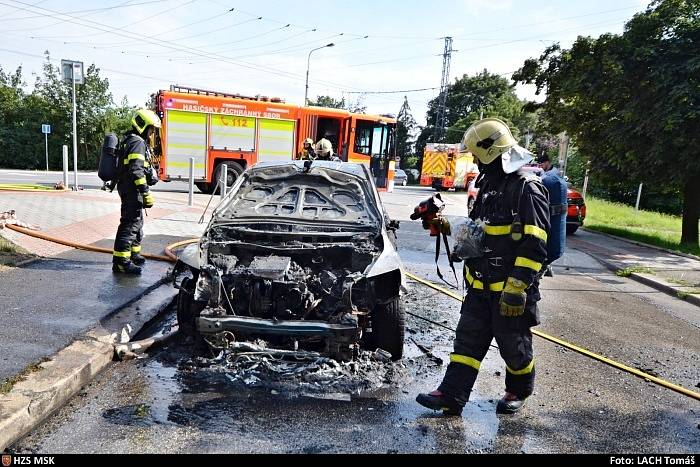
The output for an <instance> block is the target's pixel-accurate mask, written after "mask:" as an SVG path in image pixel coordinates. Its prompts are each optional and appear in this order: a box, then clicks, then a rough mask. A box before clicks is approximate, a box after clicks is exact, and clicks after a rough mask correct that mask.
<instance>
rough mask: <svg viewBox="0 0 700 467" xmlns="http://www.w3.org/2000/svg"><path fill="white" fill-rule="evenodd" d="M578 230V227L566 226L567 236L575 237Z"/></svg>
mask: <svg viewBox="0 0 700 467" xmlns="http://www.w3.org/2000/svg"><path fill="white" fill-rule="evenodd" d="M577 230H578V225H575V224H574V225H570V224H566V235H573V234H574V233H576V231H577Z"/></svg>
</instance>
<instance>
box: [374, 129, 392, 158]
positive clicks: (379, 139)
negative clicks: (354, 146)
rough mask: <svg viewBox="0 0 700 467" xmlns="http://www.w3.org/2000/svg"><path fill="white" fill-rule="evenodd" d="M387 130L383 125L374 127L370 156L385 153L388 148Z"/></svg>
mask: <svg viewBox="0 0 700 467" xmlns="http://www.w3.org/2000/svg"><path fill="white" fill-rule="evenodd" d="M388 143H389V132H388V131H387V129H386V126H385V125H382V126H376V127H374V131H373V135H372V156H375V157H379V156H384V155H386V153H387V151H388V150H389V144H388Z"/></svg>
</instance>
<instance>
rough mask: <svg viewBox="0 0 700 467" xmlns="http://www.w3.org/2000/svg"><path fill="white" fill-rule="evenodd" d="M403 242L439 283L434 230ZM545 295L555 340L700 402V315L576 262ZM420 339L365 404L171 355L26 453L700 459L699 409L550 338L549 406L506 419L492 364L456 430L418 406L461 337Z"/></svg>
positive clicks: (73, 406) (71, 415) (542, 384)
mask: <svg viewBox="0 0 700 467" xmlns="http://www.w3.org/2000/svg"><path fill="white" fill-rule="evenodd" d="M423 194H425V193H424V192H423V191H421V190H418V191H417V192H416V193H414V194H413V195H414V196H415V197H416V198H418V197H419V196H422V195H423ZM397 202H398V201H397ZM410 202H411V200H409V201H407V202H406V203H404V204H406V205H408V204H410ZM404 207H405V208H406V209H409V207H408V206H402V207H401V208H402V209H404ZM399 240H400V241H399V243H400V248H401V255H402V257H403V258H404V261H405V265H406V268H407V270H409V271H412V272H414V273H416V274H418V275H421V276H425V277H428V278H430V279H433V280H434V279H435V272H434V264H432V247H433V242H432V240H431V239H429V238H428V237H427V235H426V234H425V232H423V231H422V230H421V229H420V227H419V225H418V224H417V223H410V222H406V223H403V224H402V228H401V230H400V231H399ZM441 269H442V270H443V271H446V270H447V266H446V265H443V266H442V268H441ZM542 289H543V291H542V295H543V300H542V302H540V305H541V312H542V321H543V324H542V325H541V326H540V327H539V328H540V330H542V331H543V332H546V333H548V334H551V335H554V336H557V337H560V338H562V339H565V340H569V341H571V342H573V343H575V344H578V345H580V346H583V347H586V348H588V349H590V350H592V351H595V352H598V353H601V354H603V355H606V356H608V357H610V358H613V359H616V360H619V361H621V362H623V363H625V364H627V365H629V366H633V367H637V368H640V369H643V370H644V371H647V372H649V373H653V374H656V375H658V376H660V377H662V378H665V379H668V380H669V381H672V382H674V383H676V384H680V385H682V386H684V387H686V388H690V389H694V390H696V391H697V390H698V389H697V386H698V385H700V322H699V321H700V319H697V318H694V316H695V317H697V316H698V314H697V308H694V311H695V313H692V311H693V310H692V309H691V308H692V305H688V304H687V303H685V302H683V301H681V300H677V299H674V298H672V297H669V296H667V295H664V294H661V293H659V292H657V291H655V290H653V289H650V288H648V287H645V286H643V285H640V284H638V283H636V282H633V281H631V280H629V279H626V278H621V277H617V276H615V275H612V274H610V273H609V272H608V271H607V270H606V269H604V268H603V267H602V266H601V265H600V264H599V263H598V262H596V261H595V260H593V259H592V258H591V257H589V256H587V255H585V254H583V253H581V252H577V251H572V250H568V251H567V253H566V255H565V256H564V257H563V258H562V259H561V260H560V261H559V262H558V263H557V266H556V267H555V277H553V278H546V279H545V280H544V282H543V284H542ZM404 304H405V306H406V309H407V310H408V311H410V312H411V313H415V314H418V315H421V316H424V317H428V318H430V319H432V320H433V321H436V322H438V323H443V324H444V325H446V326H452V327H454V325H455V324H456V322H457V319H458V313H459V303H458V302H456V301H455V300H453V299H451V298H449V297H446V296H445V295H441V294H439V293H437V292H435V291H432V290H430V289H427V288H425V287H424V286H421V285H419V284H412V285H411V287H410V291H409V293H408V294H407V295H406V296H405V297H404ZM689 307H690V308H689ZM407 325H408V332H407V340H406V347H405V349H406V350H405V357H404V359H403V361H402V362H400V363H399V364H383V365H379V366H376V365H375V366H374V367H373V368H372V369H370V371H368V372H365V373H363V374H362V376H363V377H365V378H366V379H367V381H368V382H369V383H371V384H370V386H371V387H369V388H367V387H365V386H366V385H365V386H363V387H362V389H361V390H360V389H357V388H356V387H355V386H353V385H352V384H350V383H348V385H347V386H346V387H341V389H338V387H336V386H332V387H331V385H330V384H329V386H328V390H327V391H324V387H323V385H321V387H320V388H317V390H316V391H311V392H308V391H298V390H295V388H294V387H286V386H280V387H278V386H275V385H274V384H272V383H273V381H268V382H266V381H254V380H252V379H251V380H250V381H248V382H241V381H240V380H237V379H236V378H234V375H235V374H236V366H235V365H230V364H229V365H223V364H220V362H217V361H213V362H212V361H208V362H203V361H200V360H196V359H192V358H191V355H190V353H189V348H188V347H187V346H186V345H184V344H182V343H176V344H172V345H170V346H169V347H167V348H165V349H162V350H159V351H156V352H154V353H153V354H151V355H150V356H148V357H147V358H144V359H140V360H136V361H131V362H123V363H117V364H114V365H113V366H112V367H110V368H109V369H108V370H107V371H105V372H104V373H103V374H102V375H101V376H100V377H99V378H98V379H97V380H95V381H94V383H93V384H91V385H90V387H88V388H86V389H85V390H84V391H82V392H81V393H80V395H79V396H77V397H76V398H74V400H73V401H72V402H71V403H70V404H69V405H67V406H66V407H64V408H63V409H61V410H60V411H59V412H57V413H56V414H55V415H54V416H53V417H52V418H51V419H49V421H48V422H47V423H46V424H45V425H43V426H42V427H40V428H39V429H38V430H37V431H36V432H35V433H33V434H32V435H30V436H28V437H26V438H24V439H22V440H20V441H19V442H18V443H16V445H15V446H13V449H14V450H17V451H22V452H56V453H60V452H86V453H87V452H114V453H137V452H138V453H141V452H155V453H173V452H177V453H186V452H238V453H247V452H281V453H286V452H292V453H326V452H352V453H370V452H378V453H385V452H402V453H403V452H408V453H413V452H423V453H454V452H457V453H464V452H495V453H520V452H526V453H553V452H561V453H571V452H575V453H583V452H598V453H601V452H602V453H623V452H629V453H697V452H700V403H699V402H697V401H695V400H692V399H690V398H688V397H685V396H682V395H679V394H677V393H674V392H671V391H669V390H667V389H663V388H660V387H658V386H656V385H654V384H651V383H650V382H647V381H644V380H642V379H640V378H637V377H634V376H631V375H629V374H626V373H623V372H621V371H619V370H616V369H613V368H611V367H608V366H606V365H604V364H601V363H598V362H596V361H593V360H590V359H588V358H586V357H583V356H581V355H579V354H577V353H574V352H572V351H568V350H565V349H563V348H561V347H559V346H557V345H555V344H552V343H549V342H547V341H543V340H542V339H539V338H537V337H536V338H535V358H536V361H537V384H536V391H535V394H534V395H533V396H532V397H531V398H530V400H528V404H527V406H526V408H525V409H523V411H522V412H521V413H520V414H517V415H515V416H497V415H496V414H495V411H494V409H495V402H496V400H497V399H498V398H499V397H500V395H502V392H503V384H504V381H503V380H504V374H505V368H504V365H503V362H502V361H501V359H500V357H499V355H498V351H497V350H496V349H494V348H492V349H491V350H490V351H489V353H488V355H487V357H486V359H485V361H484V362H483V363H482V368H481V373H480V376H479V379H478V380H477V384H476V386H475V389H474V391H473V392H472V397H471V401H470V402H469V404H468V405H467V407H466V409H465V411H464V413H463V415H462V417H461V418H443V417H442V416H440V415H438V414H436V413H433V412H431V411H428V410H425V409H423V408H422V407H420V406H418V405H417V404H416V403H415V402H414V399H415V396H416V394H417V393H418V392H420V391H427V390H431V389H433V388H435V386H436V385H437V384H438V382H439V380H440V378H441V376H442V374H443V372H444V368H445V366H444V364H440V360H442V361H443V362H446V361H447V358H448V353H449V352H450V350H451V342H452V337H453V336H452V333H451V332H450V331H447V330H445V329H442V328H439V327H436V326H434V325H432V324H429V323H427V322H425V321H423V320H420V319H417V318H415V317H413V316H409V317H408V322H407ZM436 357H437V358H436ZM348 378H349V377H348ZM334 384H335V383H334Z"/></svg>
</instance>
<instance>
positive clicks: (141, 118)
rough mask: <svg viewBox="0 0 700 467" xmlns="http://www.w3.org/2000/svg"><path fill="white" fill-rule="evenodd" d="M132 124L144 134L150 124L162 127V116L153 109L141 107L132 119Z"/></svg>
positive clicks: (139, 132)
mask: <svg viewBox="0 0 700 467" xmlns="http://www.w3.org/2000/svg"><path fill="white" fill-rule="evenodd" d="M131 126H133V127H134V129H135V130H136V131H137V132H138V134H142V133H143V132H144V131H145V130H146V128H147V127H148V126H153V127H155V128H160V118H159V117H158V115H156V113H155V112H154V111H152V110H148V109H139V110H137V111H136V113H135V114H134V116H133V118H132V119H131Z"/></svg>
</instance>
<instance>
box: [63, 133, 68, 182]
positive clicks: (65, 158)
mask: <svg viewBox="0 0 700 467" xmlns="http://www.w3.org/2000/svg"><path fill="white" fill-rule="evenodd" d="M63 187H64V188H66V189H67V188H68V146H66V145H65V144H64V145H63Z"/></svg>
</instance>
